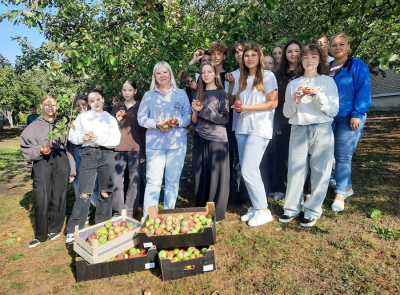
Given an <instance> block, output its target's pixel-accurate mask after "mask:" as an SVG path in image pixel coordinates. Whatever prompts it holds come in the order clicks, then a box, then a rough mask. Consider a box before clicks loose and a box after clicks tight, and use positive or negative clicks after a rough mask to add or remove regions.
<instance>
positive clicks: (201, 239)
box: [138, 202, 216, 249]
mask: <svg viewBox="0 0 400 295" xmlns="http://www.w3.org/2000/svg"><path fill="white" fill-rule="evenodd" d="M196 212H198V213H200V214H203V215H208V214H211V215H213V220H214V222H212V223H210V224H209V225H207V226H205V227H204V231H203V232H202V233H193V234H182V235H171V236H153V237H149V236H148V235H147V234H146V233H145V232H143V231H142V229H140V230H139V231H138V236H139V240H140V244H141V246H142V248H143V249H147V248H150V247H152V246H156V247H157V249H166V248H175V247H178V248H180V247H191V246H194V247H196V246H202V245H215V241H216V228H215V208H214V203H213V202H208V203H207V205H206V206H205V207H195V208H176V209H168V210H158V208H157V207H155V206H151V207H149V210H148V215H147V218H146V220H145V221H144V224H145V223H146V221H147V220H148V219H149V218H156V217H157V216H168V215H177V214H182V215H183V217H189V216H190V215H192V214H193V213H196Z"/></svg>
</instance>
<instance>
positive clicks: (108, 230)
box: [87, 221, 135, 246]
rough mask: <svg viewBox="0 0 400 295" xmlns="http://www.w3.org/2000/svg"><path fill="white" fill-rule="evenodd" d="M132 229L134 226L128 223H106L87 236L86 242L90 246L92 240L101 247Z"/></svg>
mask: <svg viewBox="0 0 400 295" xmlns="http://www.w3.org/2000/svg"><path fill="white" fill-rule="evenodd" d="M134 229H135V226H134V225H133V223H130V222H126V221H121V222H116V221H114V222H111V221H107V222H106V223H105V224H104V226H103V227H100V228H98V229H96V230H95V232H94V233H93V234H91V235H89V236H88V238H87V242H88V243H89V244H90V245H92V240H97V241H98V242H99V246H101V245H103V244H105V243H106V242H107V241H111V240H114V239H115V238H118V237H119V236H122V235H124V234H127V233H128V232H130V231H133V230H134Z"/></svg>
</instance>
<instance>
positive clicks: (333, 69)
mask: <svg viewBox="0 0 400 295" xmlns="http://www.w3.org/2000/svg"><path fill="white" fill-rule="evenodd" d="M345 62H346V61H344V62H339V63H333V64H332V66H331V69H330V70H329V77H332V78H334V77H335V76H336V74H337V73H338V72H339V71H340V69H341V68H342V67H343V65H344V63H345Z"/></svg>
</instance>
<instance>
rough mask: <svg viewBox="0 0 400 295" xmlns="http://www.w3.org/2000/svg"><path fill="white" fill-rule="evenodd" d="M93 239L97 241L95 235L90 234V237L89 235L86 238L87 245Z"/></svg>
mask: <svg viewBox="0 0 400 295" xmlns="http://www.w3.org/2000/svg"><path fill="white" fill-rule="evenodd" d="M93 239H96V240H97V235H96V234H91V235H89V236H88V238H87V240H88V242H89V243H91V242H92V240H93Z"/></svg>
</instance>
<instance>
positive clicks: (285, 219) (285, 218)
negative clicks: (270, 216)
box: [279, 214, 297, 223]
mask: <svg viewBox="0 0 400 295" xmlns="http://www.w3.org/2000/svg"><path fill="white" fill-rule="evenodd" d="M295 218H297V216H289V215H286V214H283V215H281V216H279V222H282V223H289V222H291V221H292V220H293V219H295Z"/></svg>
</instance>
